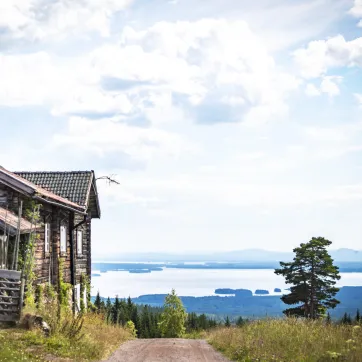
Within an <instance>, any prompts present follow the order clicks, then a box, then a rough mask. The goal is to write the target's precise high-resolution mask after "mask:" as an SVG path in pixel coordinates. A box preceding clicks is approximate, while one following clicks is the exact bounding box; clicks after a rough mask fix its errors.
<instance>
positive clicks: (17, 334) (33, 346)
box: [0, 313, 132, 362]
mask: <svg viewBox="0 0 362 362" xmlns="http://www.w3.org/2000/svg"><path fill="white" fill-rule="evenodd" d="M73 321H74V320H73V319H72V318H69V319H68V320H66V319H64V320H63V322H62V324H61V325H60V327H59V328H58V329H57V330H56V331H54V332H53V333H52V334H51V335H50V336H49V337H46V336H45V335H44V333H42V332H41V331H40V330H35V329H34V330H31V331H27V330H25V329H20V328H16V329H15V328H14V329H13V328H11V329H3V330H1V329H0V345H1V348H0V361H4V362H5V361H11V362H13V361H45V360H49V357H50V356H52V357H57V358H60V361H61V360H62V359H65V360H71V361H99V360H102V359H104V358H106V357H108V356H109V355H110V354H111V353H113V352H114V351H115V350H116V349H117V348H118V347H119V346H120V345H121V344H122V343H124V342H125V341H127V340H129V339H131V338H132V335H131V333H130V332H129V331H128V330H126V329H124V328H122V327H120V326H114V325H109V324H107V323H105V322H104V319H103V317H102V316H100V315H97V314H94V313H88V314H86V315H84V316H83V317H82V321H83V323H82V328H81V330H80V331H79V333H73V332H72V331H73V329H72V327H71V325H72V323H73ZM67 322H68V323H67ZM66 325H67V326H68V327H64V326H66ZM77 326H78V327H79V324H78V325H77ZM57 361H59V359H57Z"/></svg>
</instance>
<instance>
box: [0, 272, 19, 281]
mask: <svg viewBox="0 0 362 362" xmlns="http://www.w3.org/2000/svg"><path fill="white" fill-rule="evenodd" d="M20 275H21V272H19V271H15V270H0V279H1V278H4V279H13V280H20Z"/></svg>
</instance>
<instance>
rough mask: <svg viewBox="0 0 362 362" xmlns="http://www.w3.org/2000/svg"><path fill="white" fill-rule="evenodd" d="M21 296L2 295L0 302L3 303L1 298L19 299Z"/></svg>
mask: <svg viewBox="0 0 362 362" xmlns="http://www.w3.org/2000/svg"><path fill="white" fill-rule="evenodd" d="M19 298H20V297H15V296H12V295H0V303H1V299H19Z"/></svg>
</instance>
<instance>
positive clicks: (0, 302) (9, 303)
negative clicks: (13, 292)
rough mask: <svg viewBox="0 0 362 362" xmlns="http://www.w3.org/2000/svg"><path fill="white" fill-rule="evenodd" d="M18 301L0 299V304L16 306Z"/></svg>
mask: <svg viewBox="0 0 362 362" xmlns="http://www.w3.org/2000/svg"><path fill="white" fill-rule="evenodd" d="M18 304H19V303H15V302H14V303H13V302H2V301H1V300H0V305H13V306H17V305H18Z"/></svg>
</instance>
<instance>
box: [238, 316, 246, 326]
mask: <svg viewBox="0 0 362 362" xmlns="http://www.w3.org/2000/svg"><path fill="white" fill-rule="evenodd" d="M247 322H248V321H247V320H245V319H244V318H243V317H238V319H237V320H236V322H235V324H236V326H237V327H242V326H244V325H245V324H246V323H247Z"/></svg>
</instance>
